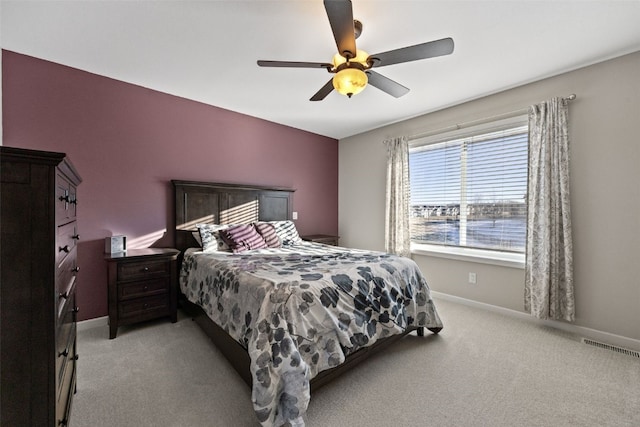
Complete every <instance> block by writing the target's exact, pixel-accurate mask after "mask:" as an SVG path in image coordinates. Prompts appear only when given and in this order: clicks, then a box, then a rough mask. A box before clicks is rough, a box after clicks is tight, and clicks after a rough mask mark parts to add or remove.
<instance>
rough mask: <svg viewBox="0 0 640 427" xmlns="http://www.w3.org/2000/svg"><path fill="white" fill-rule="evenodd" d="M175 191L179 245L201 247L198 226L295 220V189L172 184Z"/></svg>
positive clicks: (175, 181) (173, 181) (176, 182)
mask: <svg viewBox="0 0 640 427" xmlns="http://www.w3.org/2000/svg"><path fill="white" fill-rule="evenodd" d="M171 183H172V184H173V187H174V189H175V228H174V230H175V242H176V243H175V244H176V249H179V250H180V251H184V250H186V249H187V248H192V247H196V246H198V244H197V243H196V241H195V239H194V238H193V235H192V234H191V233H192V232H193V231H197V228H196V224H201V223H202V224H240V223H250V222H254V221H278V220H285V219H291V214H292V210H293V203H292V202H293V192H294V191H295V190H293V189H291V188H282V187H264V186H257V185H242V184H225V183H215V182H195V181H178V180H172V181H171Z"/></svg>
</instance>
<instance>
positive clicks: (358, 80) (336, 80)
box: [333, 68, 369, 98]
mask: <svg viewBox="0 0 640 427" xmlns="http://www.w3.org/2000/svg"><path fill="white" fill-rule="evenodd" d="M368 81H369V79H368V77H367V74H366V73H365V72H364V71H362V70H360V69H359V68H345V69H343V70H340V71H338V72H337V73H336V75H335V76H334V77H333V87H334V89H335V90H337V91H338V93H341V94H342V95H346V96H348V97H349V98H351V96H352V95H356V94H358V93H360V92H362V90H363V89H364V88H365V87H366V86H367V83H368Z"/></svg>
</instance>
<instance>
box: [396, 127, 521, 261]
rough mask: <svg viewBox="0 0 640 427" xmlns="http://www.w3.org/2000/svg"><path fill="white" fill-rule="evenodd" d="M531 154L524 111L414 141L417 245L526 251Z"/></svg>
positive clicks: (413, 232)
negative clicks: (516, 115)
mask: <svg viewBox="0 0 640 427" xmlns="http://www.w3.org/2000/svg"><path fill="white" fill-rule="evenodd" d="M527 157H528V126H527V124H526V117H518V118H514V119H509V120H506V121H501V122H494V123H491V124H488V125H483V126H481V127H480V126H476V127H473V128H468V129H465V130H463V131H456V132H454V133H448V134H444V135H436V136H432V137H429V138H424V139H420V140H416V141H413V142H412V143H411V145H410V148H409V181H410V188H411V199H410V204H411V209H410V212H411V218H410V225H411V241H412V248H414V247H415V248H418V249H420V248H424V246H423V245H438V246H440V247H441V248H445V249H446V248H451V249H453V250H456V249H458V248H468V249H476V250H483V251H492V252H494V255H495V254H497V253H515V254H523V253H524V249H525V240H526V216H527V206H526V195H527ZM490 256H491V255H490Z"/></svg>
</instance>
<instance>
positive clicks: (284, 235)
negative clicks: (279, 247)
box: [269, 220, 302, 245]
mask: <svg viewBox="0 0 640 427" xmlns="http://www.w3.org/2000/svg"><path fill="white" fill-rule="evenodd" d="M269 223H270V224H273V226H274V227H275V229H276V234H277V235H278V237H279V238H280V240H281V241H282V244H283V245H291V244H293V243H300V242H301V241H302V239H301V238H300V235H299V234H298V230H297V229H296V225H295V224H294V223H293V221H291V220H286V221H270V222H269Z"/></svg>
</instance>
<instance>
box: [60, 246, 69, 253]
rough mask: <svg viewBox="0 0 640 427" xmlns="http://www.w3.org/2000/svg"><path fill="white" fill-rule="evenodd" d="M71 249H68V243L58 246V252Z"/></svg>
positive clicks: (67, 251)
mask: <svg viewBox="0 0 640 427" xmlns="http://www.w3.org/2000/svg"><path fill="white" fill-rule="evenodd" d="M70 251H71V249H69V245H64V246H60V247H59V248H58V252H66V253H69V252H70Z"/></svg>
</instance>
